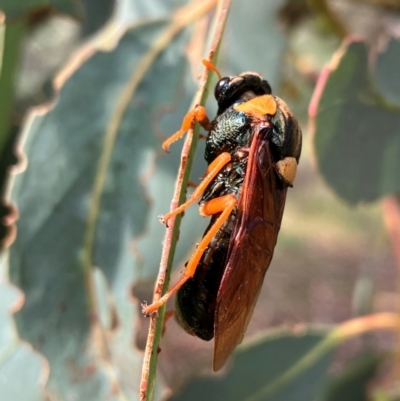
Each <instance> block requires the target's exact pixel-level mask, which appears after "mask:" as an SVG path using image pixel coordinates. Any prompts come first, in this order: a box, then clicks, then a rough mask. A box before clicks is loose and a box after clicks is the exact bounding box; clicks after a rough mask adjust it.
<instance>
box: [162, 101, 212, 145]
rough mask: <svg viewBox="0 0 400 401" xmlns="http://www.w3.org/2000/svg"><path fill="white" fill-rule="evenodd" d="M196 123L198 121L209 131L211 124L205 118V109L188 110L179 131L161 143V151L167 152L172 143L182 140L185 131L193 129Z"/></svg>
mask: <svg viewBox="0 0 400 401" xmlns="http://www.w3.org/2000/svg"><path fill="white" fill-rule="evenodd" d="M196 121H198V122H199V123H200V125H201V126H202V127H203V128H205V129H206V130H207V131H209V130H210V129H211V123H210V120H209V119H208V117H207V112H206V109H205V107H203V106H196V107H195V108H194V109H193V110H190V111H189V112H188V113H187V114H186V116H185V117H184V118H183V122H182V126H181V129H180V130H179V131H177V132H175V134H174V135H171V136H170V137H169V138H168V139H167V140H165V141H164V142H163V144H162V147H163V149H164V150H165V151H168V149H169V147H170V146H171V144H172V143H174V142H175V141H177V140H178V139H180V138H182V137H183V135H184V134H185V132H186V131H188V130H189V129H191V128H193V127H194V124H195V123H196Z"/></svg>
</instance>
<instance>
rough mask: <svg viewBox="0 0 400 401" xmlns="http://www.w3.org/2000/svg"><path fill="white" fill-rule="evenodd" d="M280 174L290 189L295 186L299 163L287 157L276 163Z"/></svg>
mask: <svg viewBox="0 0 400 401" xmlns="http://www.w3.org/2000/svg"><path fill="white" fill-rule="evenodd" d="M276 167H277V169H278V174H279V175H280V176H281V178H282V179H283V181H285V182H286V184H287V185H289V187H292V186H293V182H294V179H295V178H296V173H297V161H296V159H295V158H294V157H285V158H284V159H282V160H279V161H278V162H277V163H276Z"/></svg>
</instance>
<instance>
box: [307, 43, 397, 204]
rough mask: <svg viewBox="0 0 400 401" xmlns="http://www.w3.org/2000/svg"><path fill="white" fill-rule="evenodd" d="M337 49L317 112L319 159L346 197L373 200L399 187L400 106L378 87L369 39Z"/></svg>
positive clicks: (329, 179)
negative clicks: (380, 93) (386, 98)
mask: <svg viewBox="0 0 400 401" xmlns="http://www.w3.org/2000/svg"><path fill="white" fill-rule="evenodd" d="M339 55H340V57H338V56H339ZM339 55H336V56H335V60H337V64H335V66H334V67H333V68H332V70H331V71H330V74H329V76H328V78H327V82H326V84H325V87H324V89H323V92H322V95H321V97H320V99H319V104H318V109H317V112H316V116H315V138H314V147H315V154H316V159H317V162H318V166H319V169H320V171H321V173H322V175H323V176H324V178H325V180H326V181H327V183H328V184H329V185H330V186H331V187H332V188H333V189H334V190H335V191H336V192H337V194H338V195H340V196H341V197H342V198H344V199H345V200H347V201H348V202H350V203H357V202H360V201H374V200H376V199H378V198H379V197H382V196H385V195H389V194H393V193H396V192H398V191H399V190H400V176H399V174H398V172H399V171H400V158H399V157H398V155H399V154H400V109H393V108H390V107H389V106H388V105H386V104H384V103H383V101H382V99H381V98H380V97H379V96H378V94H377V93H376V92H374V90H373V89H374V86H373V85H372V81H371V75H370V72H369V70H368V52H367V48H366V45H365V43H363V42H358V41H356V42H350V43H349V44H348V45H347V46H346V47H344V48H343V49H342V53H340V54H339ZM380 57H384V55H381V56H380ZM394 89H395V83H394V82H393V90H394Z"/></svg>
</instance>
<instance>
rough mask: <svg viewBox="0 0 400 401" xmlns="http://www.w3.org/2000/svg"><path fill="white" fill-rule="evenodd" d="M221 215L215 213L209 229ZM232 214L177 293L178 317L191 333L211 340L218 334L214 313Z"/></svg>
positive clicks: (224, 263)
mask: <svg viewBox="0 0 400 401" xmlns="http://www.w3.org/2000/svg"><path fill="white" fill-rule="evenodd" d="M216 218H217V216H213V218H212V219H211V222H210V225H209V226H208V227H207V230H206V232H207V231H208V230H209V229H210V227H211V226H212V224H213V223H214V221H215V220H216ZM233 221H234V216H233V215H232V216H231V217H230V218H229V219H228V220H227V221H226V222H225V224H224V225H223V226H222V227H221V229H220V230H219V232H218V234H217V235H216V236H215V237H214V238H213V240H212V241H211V243H210V245H209V247H208V248H207V250H206V251H205V252H204V254H203V256H202V258H201V260H200V262H199V264H198V266H197V269H196V272H195V274H194V276H193V278H191V279H189V280H188V281H187V282H186V283H185V284H184V285H183V286H182V287H181V288H180V289H179V291H178V293H177V295H176V305H175V307H176V318H177V320H178V322H179V323H180V325H181V326H182V327H183V328H184V329H185V330H186V331H187V332H188V333H190V334H192V335H196V336H197V337H199V338H201V339H202V340H205V341H209V340H211V339H212V338H213V337H214V316H215V307H216V301H217V294H218V289H219V286H220V283H221V279H222V275H223V273H224V270H225V266H226V257H227V251H228V245H229V238H230V235H231V232H232V227H233Z"/></svg>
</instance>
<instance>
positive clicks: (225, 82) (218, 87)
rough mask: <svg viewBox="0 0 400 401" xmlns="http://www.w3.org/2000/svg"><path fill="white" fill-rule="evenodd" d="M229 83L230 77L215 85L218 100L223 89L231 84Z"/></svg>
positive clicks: (215, 94)
mask: <svg viewBox="0 0 400 401" xmlns="http://www.w3.org/2000/svg"><path fill="white" fill-rule="evenodd" d="M229 81H230V79H229V77H225V78H222V79H220V80H219V81H218V83H217V85H215V90H214V96H215V99H216V100H218V99H219V97H220V96H221V93H222V91H223V89H224V88H225V87H226V86H227V85H228V84H229Z"/></svg>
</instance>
